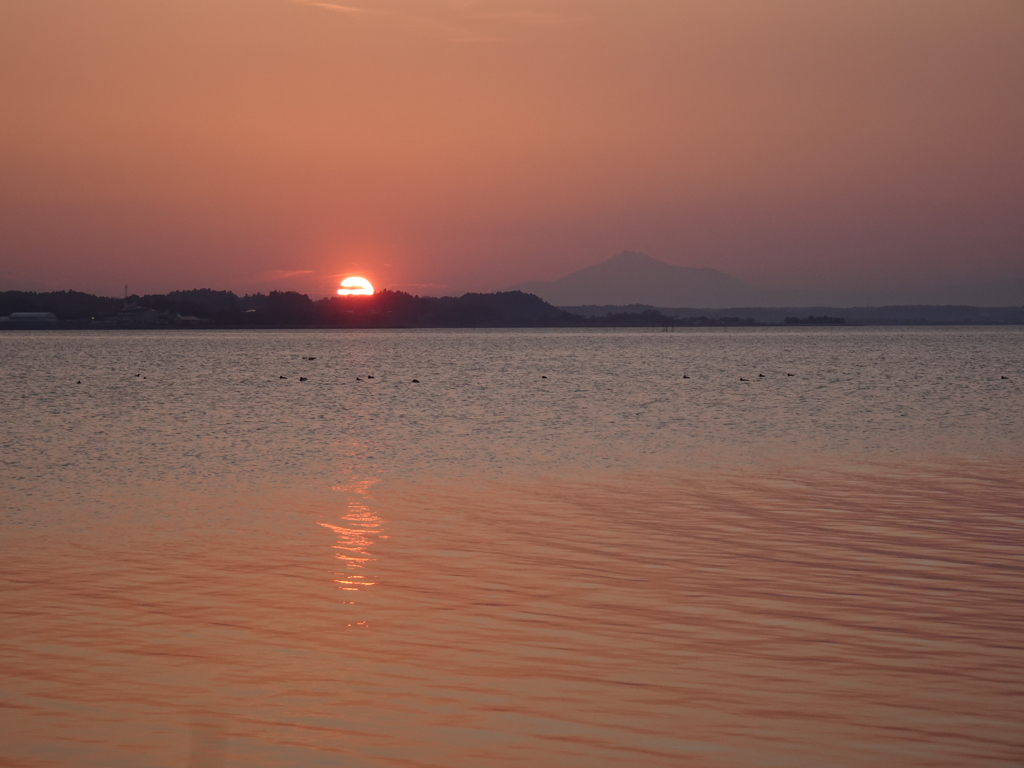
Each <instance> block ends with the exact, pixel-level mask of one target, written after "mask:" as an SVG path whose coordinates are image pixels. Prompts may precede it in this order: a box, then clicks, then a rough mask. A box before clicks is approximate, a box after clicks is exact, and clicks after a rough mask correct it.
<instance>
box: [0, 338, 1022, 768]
mask: <svg viewBox="0 0 1024 768" xmlns="http://www.w3.org/2000/svg"><path fill="white" fill-rule="evenodd" d="M311 357H314V358H316V359H315V360H312V359H304V358H311ZM0 370H2V372H3V380H4V387H3V389H2V390H0V418H2V427H0V450H2V454H0V492H2V494H3V496H2V500H0V766H18V767H23V766H69V767H70V766H75V767H78V766H114V767H120V766H132V767H134V766H154V767H157V766H159V767H164V766H167V767H170V766H204V767H212V766H257V767H262V766H299V767H301V766H359V767H362V766H367V767H369V766H374V767H377V766H395V767H398V766H402V767H405V766H424V767H426V766H436V767H438V768H442V767H443V768H462V767H467V768H468V767H470V766H482V767H486V766H516V765H529V766H531V767H537V768H545V767H547V766H552V767H561V766H580V767H587V768H590V767H602V766H678V765H693V766H709V767H712V766H713V767H717V766H722V767H727V766H728V767H731V766H896V765H899V766H1020V765H1024V696H1022V691H1024V386H1022V385H1024V329H1021V328H937V329H925V328H895V329H870V328H869V329H855V328H820V329H766V330H753V329H750V330H746V329H744V330H736V329H729V330H727V331H723V330H721V329H717V330H711V331H703V330H694V331H676V332H673V333H654V332H642V331H635V332H623V331H605V330H588V331H577V330H572V331H373V332H332V331H328V332H321V331H297V332H284V331H281V332H267V331H262V332H261V331H256V332H251V331H238V332H218V331H202V332H200V331H182V332H159V331H154V332H116V331H108V332H91V333H90V332H81V333H75V332H5V333H3V334H0ZM760 374H763V376H761V375H760ZM790 374H792V375H790ZM371 376H372V377H373V378H369V377H371ZM282 377H285V378H282ZM300 377H302V378H305V379H306V380H305V381H302V380H300ZM1003 377H1005V378H1003ZM413 379H417V380H418V383H414V382H413V381H412V380H413ZM742 379H746V381H743V380H742ZM79 382H80V383H79Z"/></svg>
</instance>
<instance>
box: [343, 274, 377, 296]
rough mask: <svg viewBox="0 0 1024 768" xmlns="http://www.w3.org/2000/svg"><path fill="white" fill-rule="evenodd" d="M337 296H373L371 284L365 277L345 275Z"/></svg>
mask: <svg viewBox="0 0 1024 768" xmlns="http://www.w3.org/2000/svg"><path fill="white" fill-rule="evenodd" d="M338 295H339V296H373V285H372V284H371V283H370V281H369V280H367V279H366V278H365V277H346V278H345V279H344V280H342V281H341V288H339V289H338Z"/></svg>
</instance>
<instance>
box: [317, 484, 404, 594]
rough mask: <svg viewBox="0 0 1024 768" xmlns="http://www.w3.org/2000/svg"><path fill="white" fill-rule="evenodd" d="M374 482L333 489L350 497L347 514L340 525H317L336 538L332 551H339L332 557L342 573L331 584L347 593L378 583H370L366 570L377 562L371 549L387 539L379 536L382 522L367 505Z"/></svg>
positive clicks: (371, 581) (323, 522)
mask: <svg viewBox="0 0 1024 768" xmlns="http://www.w3.org/2000/svg"><path fill="white" fill-rule="evenodd" d="M376 482H377V479H376V478H369V479H364V480H356V481H353V482H351V483H348V484H346V485H338V486H334V487H333V489H332V490H335V491H341V492H343V493H346V494H348V496H349V500H348V509H347V512H346V514H345V515H344V516H343V517H342V518H341V523H342V524H341V525H334V524H332V523H328V522H325V521H323V520H318V521H317V522H318V523H319V524H320V525H321V526H323V527H324V528H327V529H328V530H330V531H332V532H334V533H335V534H336V535H337V537H338V539H337V542H336V543H335V544H333V545H332V547H333V548H334V549H336V550H338V551H337V552H336V553H335V554H334V557H335V558H336V559H338V560H339V561H341V563H342V564H343V565H344V569H343V570H341V571H336V572H335V573H334V575H335V576H336V577H338V578H335V579H334V582H335V583H336V584H337V585H338V588H339V589H343V590H346V591H349V592H358V591H359V590H360V589H363V588H365V587H372V586H374V585H375V584H376V583H377V582H376V581H373V580H372V579H373V578H374V576H372V575H371V574H369V573H368V572H367V570H366V569H367V567H368V566H369V564H370V563H372V562H374V561H375V560H376V559H377V558H375V557H373V555H372V554H371V551H370V550H371V547H373V545H374V544H376V543H377V541H378V540H380V539H386V538H387V536H385V535H384V534H383V533H382V530H383V520H381V518H380V516H379V515H377V514H376V513H375V512H374V511H373V509H372V508H371V507H370V505H369V503H368V499H369V496H370V488H371V487H372V486H373V485H374V484H375V483H376Z"/></svg>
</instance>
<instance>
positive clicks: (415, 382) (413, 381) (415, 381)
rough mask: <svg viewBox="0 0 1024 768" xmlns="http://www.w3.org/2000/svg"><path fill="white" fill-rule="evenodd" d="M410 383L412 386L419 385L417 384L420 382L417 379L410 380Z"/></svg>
mask: <svg viewBox="0 0 1024 768" xmlns="http://www.w3.org/2000/svg"><path fill="white" fill-rule="evenodd" d="M412 383H413V384H419V383H420V380H419V379H413V380H412Z"/></svg>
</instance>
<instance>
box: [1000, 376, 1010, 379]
mask: <svg viewBox="0 0 1024 768" xmlns="http://www.w3.org/2000/svg"><path fill="white" fill-rule="evenodd" d="M999 378H1000V379H1008V378H1010V377H1009V376H1000V377H999Z"/></svg>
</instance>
